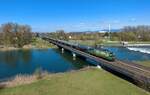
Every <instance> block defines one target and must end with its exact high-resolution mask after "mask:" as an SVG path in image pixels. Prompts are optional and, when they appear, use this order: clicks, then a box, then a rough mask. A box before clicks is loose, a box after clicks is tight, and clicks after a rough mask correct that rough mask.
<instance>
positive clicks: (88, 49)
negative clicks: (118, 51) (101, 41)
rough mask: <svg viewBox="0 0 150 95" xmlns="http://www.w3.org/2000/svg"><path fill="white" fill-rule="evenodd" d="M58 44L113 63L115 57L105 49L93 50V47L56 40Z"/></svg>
mask: <svg viewBox="0 0 150 95" xmlns="http://www.w3.org/2000/svg"><path fill="white" fill-rule="evenodd" d="M58 42H59V43H62V44H65V45H67V46H70V47H72V48H75V49H77V50H80V51H84V52H87V53H89V54H91V55H94V56H96V57H100V58H103V59H105V60H107V61H115V55H114V54H113V53H112V52H110V51H108V50H106V49H102V48H100V49H95V48H93V47H89V46H85V45H80V44H78V43H72V42H68V41H62V40H58Z"/></svg>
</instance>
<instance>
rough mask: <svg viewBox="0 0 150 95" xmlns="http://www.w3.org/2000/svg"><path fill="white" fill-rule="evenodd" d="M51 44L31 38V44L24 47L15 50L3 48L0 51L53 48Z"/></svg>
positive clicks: (13, 48) (9, 47)
mask: <svg viewBox="0 0 150 95" xmlns="http://www.w3.org/2000/svg"><path fill="white" fill-rule="evenodd" d="M55 47H56V46H54V45H53V44H51V43H49V42H48V41H45V40H43V39H41V38H37V37H36V38H33V40H32V42H31V43H30V44H28V45H24V46H23V47H22V48H16V47H11V46H3V47H1V48H0V51H10V50H19V49H47V48H55Z"/></svg>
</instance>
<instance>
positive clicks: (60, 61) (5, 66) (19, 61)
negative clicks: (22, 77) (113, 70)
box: [0, 47, 150, 79]
mask: <svg viewBox="0 0 150 95" xmlns="http://www.w3.org/2000/svg"><path fill="white" fill-rule="evenodd" d="M104 48H106V49H108V50H110V51H112V52H114V54H115V55H116V58H117V59H119V60H122V61H146V60H150V54H149V53H148V52H147V50H148V49H149V48H150V47H147V48H145V47H140V48H139V47H136V48H135V47H134V48H131V47H130V48H125V47H104ZM143 50H145V52H142V51H143ZM91 62H93V61H91V60H83V59H80V58H78V57H77V58H76V60H74V59H73V57H72V54H70V53H68V52H66V51H65V53H63V54H62V53H61V50H59V49H31V50H14V51H5V52H3V51H1V52H0V79H5V78H9V77H13V76H15V75H18V74H33V73H34V72H35V71H36V70H37V69H38V68H41V69H42V70H43V71H47V72H50V73H57V72H66V71H70V70H78V69H81V68H83V67H86V66H88V65H90V63H91ZM93 63H94V62H93Z"/></svg>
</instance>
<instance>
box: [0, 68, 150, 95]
mask: <svg viewBox="0 0 150 95" xmlns="http://www.w3.org/2000/svg"><path fill="white" fill-rule="evenodd" d="M0 95H150V94H149V93H148V92H146V91H144V90H142V89H140V88H138V87H136V86H135V85H133V84H131V83H129V82H127V81H125V80H123V79H120V78H118V77H116V76H114V75H112V74H110V73H108V72H106V71H104V70H98V69H86V70H82V71H77V72H70V73H62V74H55V75H50V76H47V77H45V78H44V79H42V80H39V81H37V82H34V83H31V84H28V85H21V86H17V87H14V88H4V89H1V90H0Z"/></svg>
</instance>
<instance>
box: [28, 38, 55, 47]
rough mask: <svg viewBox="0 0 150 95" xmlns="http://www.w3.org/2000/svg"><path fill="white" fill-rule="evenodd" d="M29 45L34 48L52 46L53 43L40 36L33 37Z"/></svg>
mask: <svg viewBox="0 0 150 95" xmlns="http://www.w3.org/2000/svg"><path fill="white" fill-rule="evenodd" d="M31 45H33V46H34V47H36V48H52V47H54V45H52V44H51V43H49V42H48V41H45V40H43V39H41V38H37V37H36V38H33V40H32V43H31Z"/></svg>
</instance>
